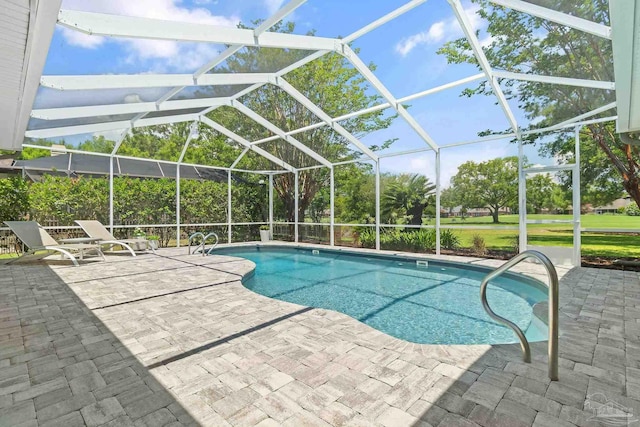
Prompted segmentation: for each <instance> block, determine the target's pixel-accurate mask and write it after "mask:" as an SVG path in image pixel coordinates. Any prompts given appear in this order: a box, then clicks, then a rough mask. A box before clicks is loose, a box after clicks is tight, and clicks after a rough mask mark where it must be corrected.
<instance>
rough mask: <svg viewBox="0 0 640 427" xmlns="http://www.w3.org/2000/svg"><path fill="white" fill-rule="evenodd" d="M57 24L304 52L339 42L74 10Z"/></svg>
mask: <svg viewBox="0 0 640 427" xmlns="http://www.w3.org/2000/svg"><path fill="white" fill-rule="evenodd" d="M58 23H59V24H60V25H63V26H65V27H67V28H69V29H71V30H75V31H80V32H83V33H85V34H90V35H101V36H113V37H126V38H141V39H150V40H171V41H182V42H202V43H216V44H226V45H244V46H261V47H275V48H281V49H306V50H337V49H339V48H340V45H341V42H340V41H339V40H337V39H332V38H326V37H314V36H303V35H297V34H283V33H275V32H266V33H263V34H261V35H259V36H257V37H256V36H255V34H254V32H253V30H245V29H239V28H232V27H223V26H216V25H206V24H194V23H187V22H176V21H165V20H159V19H150V18H139V17H132V16H122V15H108V14H104V13H93V12H80V11H77V10H61V11H60V13H59V14H58Z"/></svg>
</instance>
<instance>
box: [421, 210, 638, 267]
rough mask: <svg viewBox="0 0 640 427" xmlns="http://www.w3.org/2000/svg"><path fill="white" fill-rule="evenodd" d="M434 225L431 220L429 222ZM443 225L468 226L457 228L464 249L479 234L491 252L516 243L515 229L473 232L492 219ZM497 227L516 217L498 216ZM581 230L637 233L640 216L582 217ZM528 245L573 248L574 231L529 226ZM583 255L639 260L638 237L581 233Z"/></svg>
mask: <svg viewBox="0 0 640 427" xmlns="http://www.w3.org/2000/svg"><path fill="white" fill-rule="evenodd" d="M528 218H529V219H533V220H541V219H551V220H571V219H572V216H571V215H529V216H528ZM432 222H433V221H432ZM442 224H443V225H456V226H464V227H465V228H466V227H469V230H467V229H456V230H454V232H455V233H456V234H458V236H459V237H460V243H461V244H462V246H463V247H471V241H472V239H473V235H474V234H479V235H480V236H482V237H483V238H484V240H485V243H486V245H487V247H488V248H490V249H503V250H509V249H513V247H514V245H515V244H516V242H517V235H518V230H478V229H476V230H474V229H473V227H474V226H487V225H492V221H491V217H478V218H467V219H465V220H464V221H462V220H461V219H460V218H442ZM498 225H511V226H517V225H518V215H502V216H500V224H498ZM581 226H582V228H626V229H637V230H638V233H639V234H640V217H633V216H626V215H582V217H581ZM527 235H528V240H529V243H530V244H532V245H540V246H572V245H573V228H572V225H571V224H529V225H528V228H527ZM582 255H584V256H596V257H611V258H618V257H640V236H634V235H630V234H608V233H587V232H583V233H582Z"/></svg>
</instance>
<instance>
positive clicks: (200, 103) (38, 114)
mask: <svg viewBox="0 0 640 427" xmlns="http://www.w3.org/2000/svg"><path fill="white" fill-rule="evenodd" d="M222 105H231V101H230V99H229V98H200V99H181V100H177V101H167V102H165V103H163V104H161V105H157V104H156V103H155V102H139V103H132V104H111V105H92V106H87V107H64V108H45V109H39V110H33V111H32V112H31V117H33V118H36V119H42V120H63V119H74V118H80V117H96V116H111V115H118V114H137V113H151V112H154V111H170V110H183V109H190V108H199V107H201V108H203V109H204V108H208V107H212V106H222Z"/></svg>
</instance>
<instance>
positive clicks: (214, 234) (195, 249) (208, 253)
mask: <svg viewBox="0 0 640 427" xmlns="http://www.w3.org/2000/svg"><path fill="white" fill-rule="evenodd" d="M196 237H200V238H201V239H202V242H200V243H199V244H198V245H197V246H196V247H195V248H194V249H193V252H191V243H192V242H193V240H194V239H195V238H196ZM211 237H215V239H216V241H215V243H214V244H213V246H211V247H210V248H209V250H206V244H207V240H209V238H211ZM216 246H218V235H217V234H216V233H214V232H211V233H209V234H207V235H206V236H205V234H204V233H202V232H200V231H198V232H197V233H193V234H192V235H191V236H189V255H191V254H195V253H196V251H197V250H198V248H202V256H205V255H210V254H211V251H212V250H214V249H215V247H216Z"/></svg>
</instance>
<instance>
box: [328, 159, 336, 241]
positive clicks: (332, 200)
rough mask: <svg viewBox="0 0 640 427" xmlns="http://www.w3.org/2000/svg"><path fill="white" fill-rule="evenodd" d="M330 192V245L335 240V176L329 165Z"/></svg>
mask: <svg viewBox="0 0 640 427" xmlns="http://www.w3.org/2000/svg"><path fill="white" fill-rule="evenodd" d="M330 181H331V189H330V190H331V193H330V201H329V224H330V227H329V233H330V236H329V244H330V245H331V246H335V244H336V242H335V236H334V229H335V223H336V218H335V196H336V194H335V191H336V189H335V176H334V170H333V166H331V179H330Z"/></svg>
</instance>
